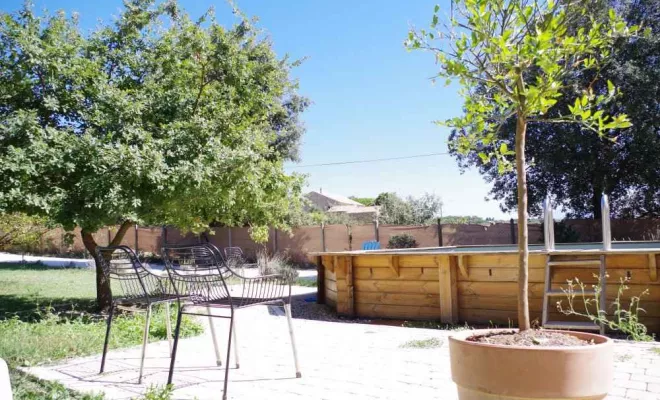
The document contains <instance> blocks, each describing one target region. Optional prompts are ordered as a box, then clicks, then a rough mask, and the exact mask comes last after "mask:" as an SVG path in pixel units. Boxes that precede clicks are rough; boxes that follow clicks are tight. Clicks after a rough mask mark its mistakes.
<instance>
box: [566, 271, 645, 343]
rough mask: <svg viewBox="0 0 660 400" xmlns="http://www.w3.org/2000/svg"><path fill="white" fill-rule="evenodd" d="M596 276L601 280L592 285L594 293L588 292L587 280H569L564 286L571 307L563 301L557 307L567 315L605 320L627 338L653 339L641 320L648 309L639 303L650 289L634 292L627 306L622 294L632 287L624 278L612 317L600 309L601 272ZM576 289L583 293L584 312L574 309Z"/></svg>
mask: <svg viewBox="0 0 660 400" xmlns="http://www.w3.org/2000/svg"><path fill="white" fill-rule="evenodd" d="M606 276H607V275H606ZM594 277H598V283H597V284H595V285H592V286H593V294H591V295H587V293H586V291H587V289H586V285H585V283H584V282H582V281H580V280H579V279H577V278H575V279H571V280H568V281H567V286H568V288H567V289H562V290H563V291H564V293H565V294H566V298H567V300H568V307H567V308H564V307H563V306H562V302H561V301H558V302H557V310H559V311H560V312H562V313H564V314H565V315H577V316H580V317H585V318H588V319H589V320H590V321H593V322H594V323H596V324H602V325H605V326H606V327H607V328H609V329H611V330H613V331H618V332H621V333H623V334H624V335H626V337H627V338H628V339H630V340H634V341H636V342H648V341H651V340H654V337H653V336H651V335H649V334H648V329H647V328H646V326H645V325H644V324H642V323H641V322H639V314H640V312H643V313H645V312H646V310H644V309H643V308H641V307H640V306H639V303H640V301H641V299H642V297H643V296H645V295H648V294H649V290H648V289H646V290H644V291H643V292H642V293H640V295H639V296H632V297H631V298H630V301H629V302H628V307H627V308H626V307H625V305H624V304H622V297H623V294H624V292H625V291H626V290H628V289H629V287H628V281H629V280H630V279H629V278H621V281H620V284H619V289H618V290H617V294H616V298H615V299H614V302H613V303H612V308H613V309H614V311H613V313H612V317H609V316H608V315H607V312H606V311H605V310H601V304H600V294H601V293H602V291H603V286H602V282H601V280H600V277H599V276H598V275H594ZM577 293H580V294H581V295H580V296H579V297H582V299H583V306H584V310H585V311H584V312H582V311H576V310H575V300H576V297H577ZM590 308H591V309H592V310H596V311H595V312H592V311H590Z"/></svg>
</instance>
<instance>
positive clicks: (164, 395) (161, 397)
mask: <svg viewBox="0 0 660 400" xmlns="http://www.w3.org/2000/svg"><path fill="white" fill-rule="evenodd" d="M173 391H174V386H172V385H165V386H154V385H151V386H149V389H147V392H146V393H145V394H144V396H142V397H140V398H139V399H138V398H136V400H172V395H173V393H172V392H173Z"/></svg>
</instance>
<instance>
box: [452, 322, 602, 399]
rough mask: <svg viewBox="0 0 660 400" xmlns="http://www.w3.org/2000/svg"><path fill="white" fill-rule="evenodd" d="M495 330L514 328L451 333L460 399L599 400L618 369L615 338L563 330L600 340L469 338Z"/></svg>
mask: <svg viewBox="0 0 660 400" xmlns="http://www.w3.org/2000/svg"><path fill="white" fill-rule="evenodd" d="M493 331H500V332H510V331H511V330H510V329H484V330H473V331H463V332H459V333H457V334H455V335H453V336H452V337H450V338H449V355H450V359H451V375H452V379H453V380H454V382H455V383H456V385H457V386H458V397H459V399H460V400H505V399H516V400H523V399H554V400H558V399H580V400H598V399H603V398H605V396H607V392H608V391H609V390H610V388H611V386H612V379H613V374H614V359H613V348H614V346H613V342H612V340H611V339H609V338H607V337H605V336H601V335H596V334H592V333H581V332H568V331H562V332H561V333H565V334H569V335H573V336H576V337H578V338H580V339H584V340H593V341H594V343H596V344H595V345H591V346H575V347H540V346H539V347H522V346H502V345H492V344H486V343H477V342H469V341H467V340H465V339H466V338H468V337H470V336H474V335H483V334H486V333H488V332H493Z"/></svg>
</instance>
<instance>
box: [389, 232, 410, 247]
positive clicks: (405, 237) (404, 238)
mask: <svg viewBox="0 0 660 400" xmlns="http://www.w3.org/2000/svg"><path fill="white" fill-rule="evenodd" d="M417 246H418V244H417V241H416V240H415V237H414V236H413V235H411V234H408V233H402V234H400V235H394V236H392V237H390V240H389V242H387V248H388V249H412V248H415V247H417Z"/></svg>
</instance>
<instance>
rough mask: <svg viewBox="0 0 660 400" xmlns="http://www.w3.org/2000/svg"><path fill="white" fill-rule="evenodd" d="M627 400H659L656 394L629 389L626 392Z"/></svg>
mask: <svg viewBox="0 0 660 400" xmlns="http://www.w3.org/2000/svg"><path fill="white" fill-rule="evenodd" d="M626 399H631V400H658V395H657V394H656V393H651V392H646V391H641V390H635V389H628V390H627V391H626Z"/></svg>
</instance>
